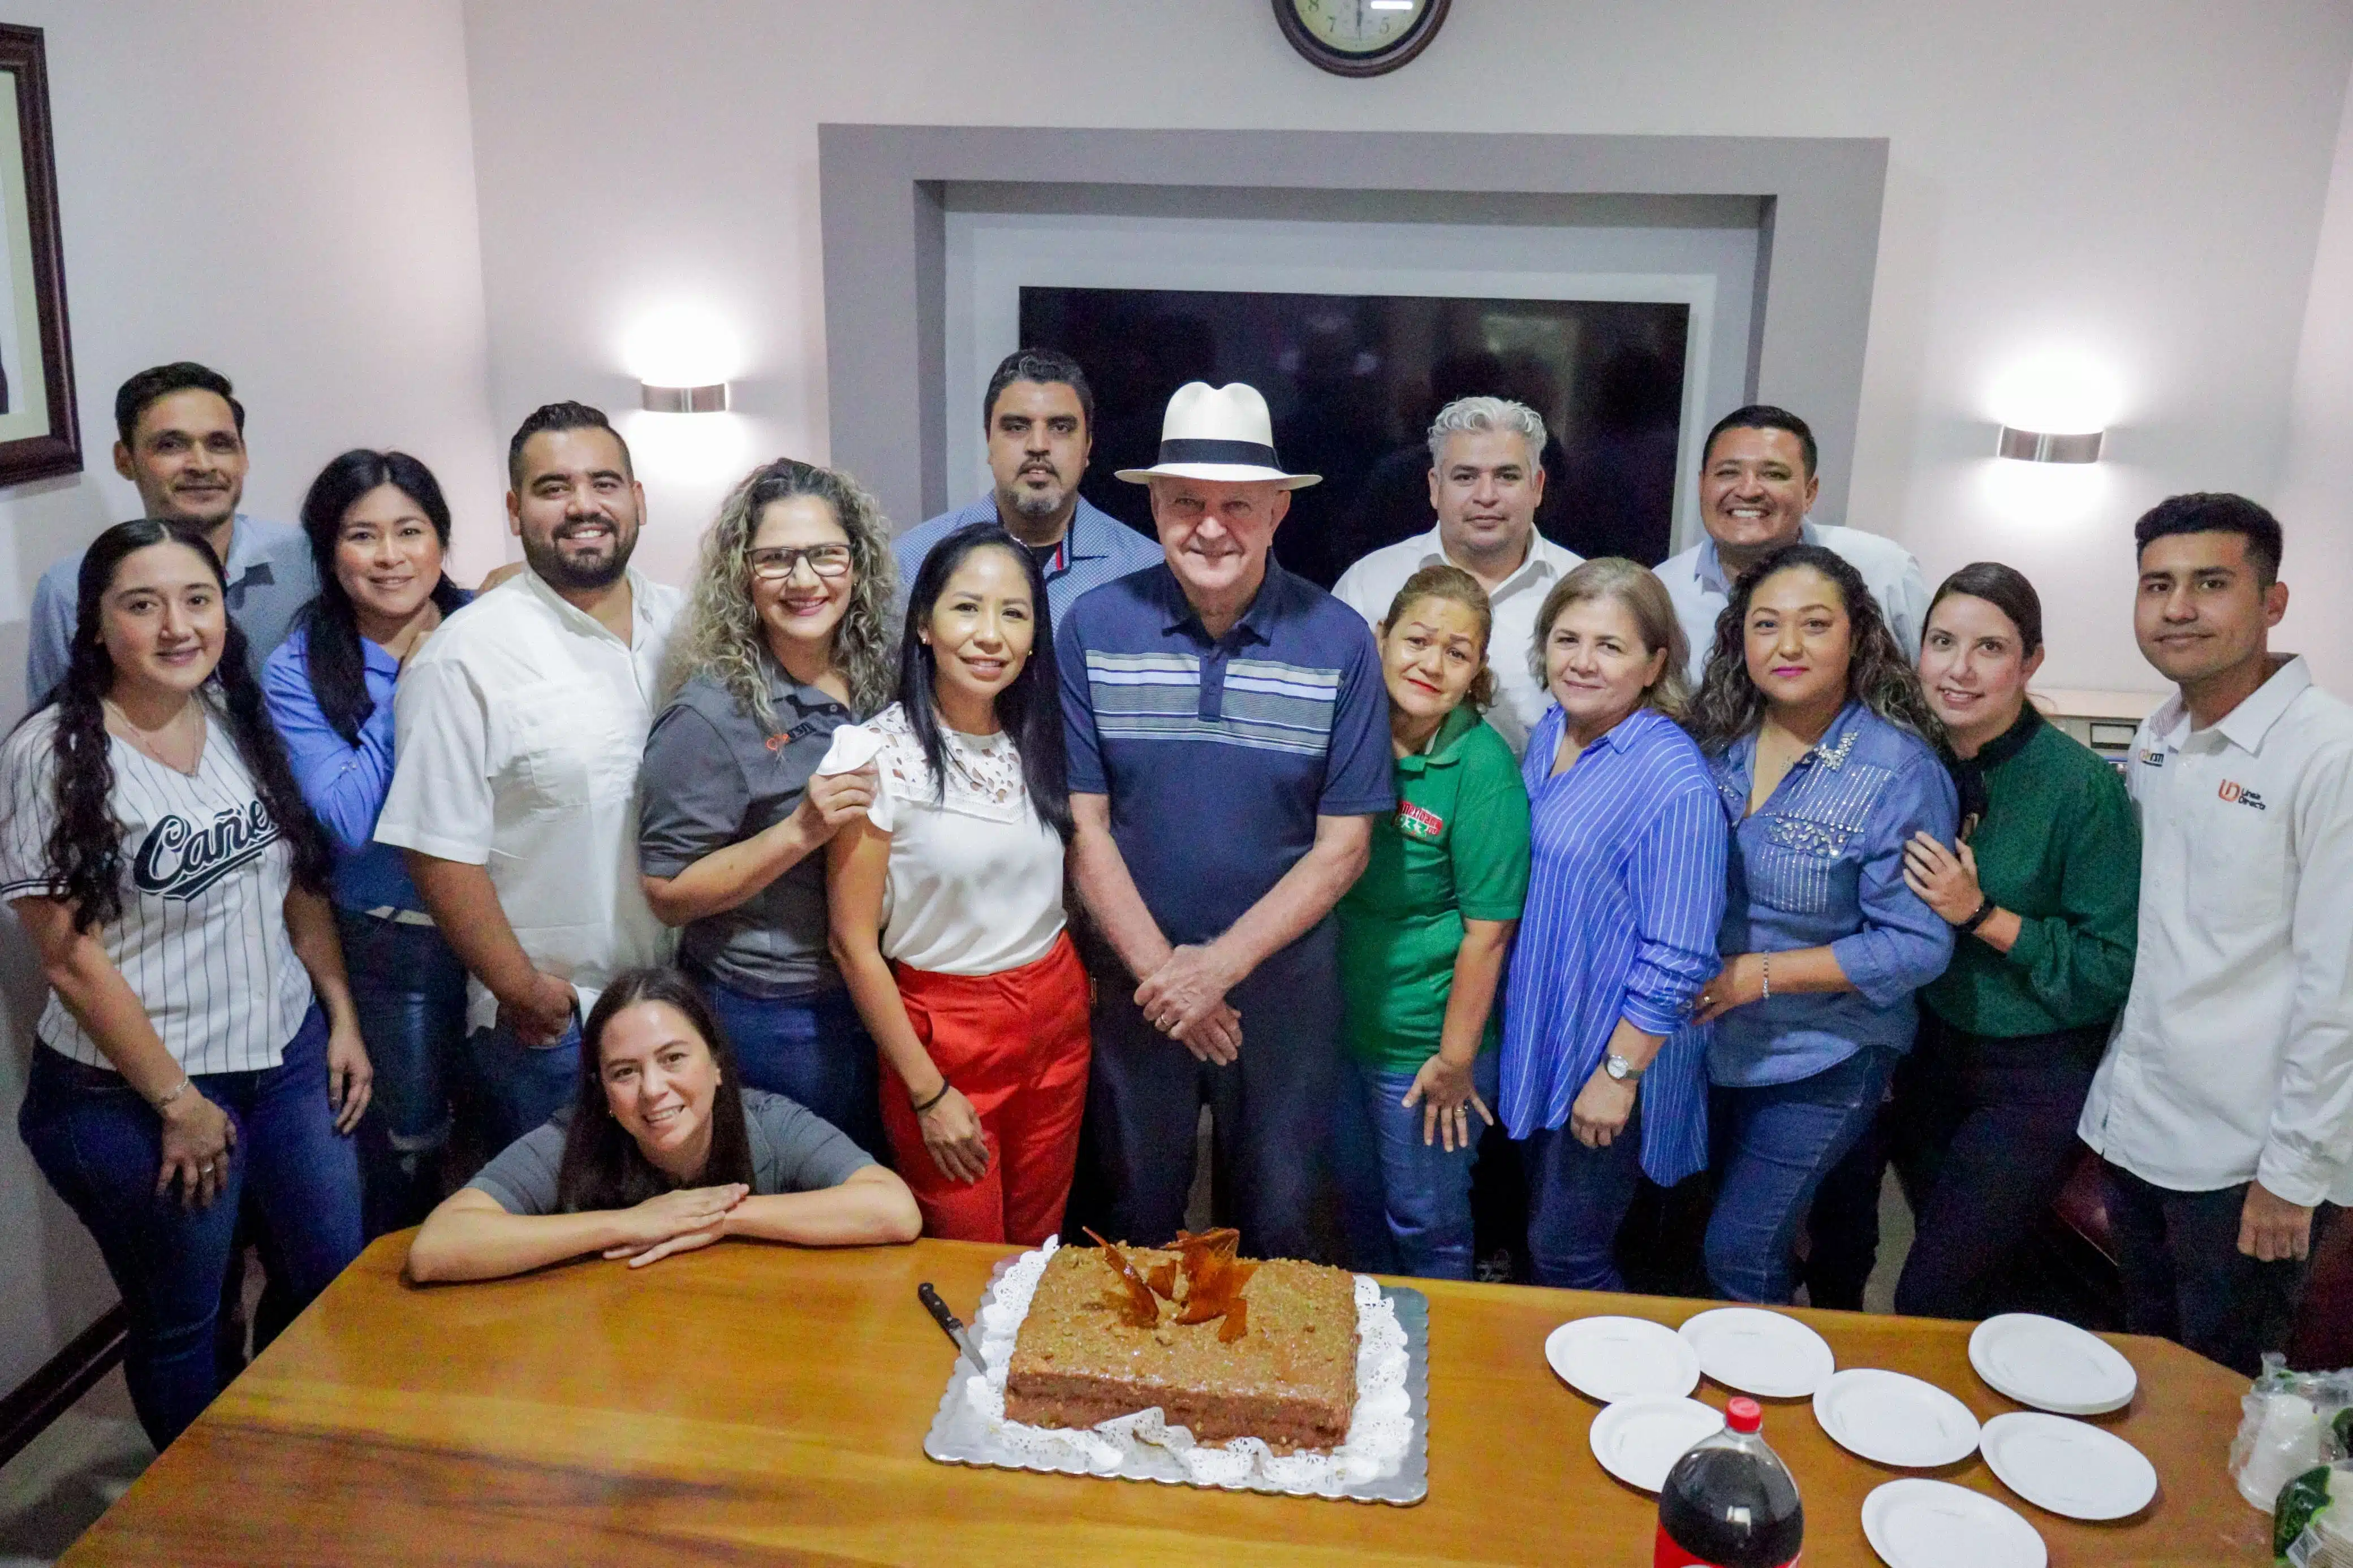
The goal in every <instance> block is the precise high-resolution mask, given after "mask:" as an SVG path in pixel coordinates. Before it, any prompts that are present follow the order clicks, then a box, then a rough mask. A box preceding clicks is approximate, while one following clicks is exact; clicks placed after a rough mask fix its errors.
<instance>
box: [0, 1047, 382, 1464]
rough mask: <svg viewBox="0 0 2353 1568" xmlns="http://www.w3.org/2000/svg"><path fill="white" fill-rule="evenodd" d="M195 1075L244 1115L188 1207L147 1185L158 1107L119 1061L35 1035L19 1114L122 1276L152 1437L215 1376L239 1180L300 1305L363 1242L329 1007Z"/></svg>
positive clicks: (133, 1368)
mask: <svg viewBox="0 0 2353 1568" xmlns="http://www.w3.org/2000/svg"><path fill="white" fill-rule="evenodd" d="M195 1088H196V1089H198V1090H200V1091H201V1092H202V1093H203V1094H204V1096H205V1098H206V1099H207V1100H211V1101H212V1102H213V1103H214V1104H216V1105H217V1106H219V1107H220V1108H221V1109H222V1110H224V1111H226V1112H227V1113H228V1117H229V1120H230V1121H231V1122H233V1123H234V1124H235V1125H236V1128H237V1144H236V1147H235V1149H234V1150H233V1151H232V1152H231V1153H230V1156H229V1163H228V1177H227V1181H226V1182H224V1183H223V1184H222V1186H221V1188H220V1192H219V1194H218V1195H217V1196H216V1197H215V1198H214V1199H213V1202H212V1205H211V1206H210V1207H208V1208H183V1207H182V1206H181V1205H180V1197H179V1194H180V1190H181V1189H180V1188H179V1187H178V1186H177V1185H174V1188H173V1189H172V1192H171V1193H170V1194H168V1195H165V1196H162V1197H159V1196H157V1195H156V1193H155V1173H156V1170H157V1169H158V1167H160V1166H161V1165H162V1163H163V1158H164V1154H163V1150H164V1139H163V1121H162V1119H161V1118H159V1117H158V1116H157V1115H156V1114H155V1111H154V1110H153V1108H152V1107H151V1106H149V1105H148V1103H147V1102H146V1101H145V1100H142V1099H141V1098H140V1095H139V1091H138V1090H136V1089H132V1087H131V1086H130V1085H129V1084H127V1083H125V1082H123V1080H122V1079H121V1075H120V1074H117V1073H112V1072H109V1071H107V1070H105V1069H104V1068H93V1067H85V1066H84V1065H82V1064H81V1063H79V1062H76V1061H71V1060H69V1059H68V1058H65V1057H63V1056H60V1055H58V1053H57V1052H56V1051H53V1050H51V1049H49V1048H48V1047H46V1046H37V1047H34V1050H33V1062H32V1070H31V1073H30V1075H29V1078H28V1081H27V1082H26V1088H25V1104H24V1108H23V1110H21V1111H19V1112H18V1114H17V1118H16V1128H17V1131H19V1133H21V1134H22V1135H23V1137H24V1140H25V1146H26V1148H27V1149H29V1150H31V1151H32V1154H33V1162H34V1163H36V1164H37V1165H38V1166H40V1168H41V1173H42V1174H43V1175H44V1176H46V1177H47V1178H48V1182H49V1185H50V1186H52V1187H54V1188H56V1189H57V1193H58V1196H59V1197H61V1198H63V1199H64V1200H65V1201H66V1203H67V1204H68V1205H69V1206H70V1207H71V1208H72V1209H73V1211H74V1213H75V1215H78V1216H79V1218H80V1220H81V1222H82V1224H83V1225H84V1226H88V1227H89V1229H90V1236H91V1237H92V1238H93V1239H94V1240H96V1241H97V1243H98V1249H99V1252H100V1255H101V1256H103V1257H104V1258H105V1259H106V1268H107V1272H108V1273H110V1274H111V1275H113V1276H114V1284H115V1288H116V1289H119V1290H121V1292H122V1303H123V1305H124V1307H126V1308H127V1309H129V1312H130V1317H131V1339H130V1344H129V1346H128V1348H127V1349H126V1350H125V1352H124V1353H123V1372H124V1374H125V1376H126V1377H127V1379H128V1381H129V1383H130V1384H131V1402H132V1405H134V1406H135V1407H136V1408H137V1410H138V1412H139V1423H140V1425H141V1426H144V1427H145V1428H146V1429H147V1436H148V1437H149V1438H150V1439H151V1440H152V1441H153V1443H154V1445H155V1447H158V1448H162V1447H164V1446H165V1445H166V1444H168V1443H170V1442H171V1441H172V1439H173V1438H174V1437H176V1436H179V1435H180V1433H181V1431H182V1429H183V1428H185V1426H187V1425H188V1423H189V1422H191V1421H194V1420H195V1418H196V1416H197V1415H199V1414H200V1413H201V1412H202V1411H203V1410H204V1408H205V1406H206V1405H209V1404H211V1403H212V1400H213V1395H214V1394H217V1393H218V1392H219V1391H220V1373H219V1371H218V1369H217V1368H216V1365H215V1363H214V1357H213V1324H214V1321H215V1319H216V1317H217V1316H218V1315H219V1312H220V1300H221V1280H222V1279H223V1278H224V1276H225V1275H226V1274H227V1270H228V1259H229V1247H230V1245H231V1238H232V1237H234V1235H235V1234H236V1231H237V1205H239V1204H240V1203H241V1202H243V1201H244V1198H245V1196H246V1194H247V1193H248V1191H250V1192H251V1193H252V1194H253V1195H254V1196H255V1198H256V1199H257V1200H258V1201H259V1205H260V1209H261V1214H262V1217H263V1219H264V1220H265V1221H266V1223H267V1225H268V1227H269V1237H270V1240H271V1244H272V1245H271V1249H270V1258H269V1261H270V1268H271V1270H272V1271H273V1274H275V1275H276V1276H277V1277H278V1278H279V1279H280V1281H281V1282H282V1283H283V1284H284V1286H285V1287H286V1289H287V1290H288V1292H289V1293H290V1296H291V1298H292V1304H293V1306H294V1308H295V1310H300V1309H301V1307H303V1306H307V1305H309V1303H310V1302H311V1299H312V1298H313V1297H315V1296H317V1295H318V1293H319V1292H320V1291H322V1290H323V1289H326V1288H327V1284H328V1282H329V1281H330V1280H332V1279H334V1277H335V1276H336V1275H337V1274H340V1273H341V1272H343V1266H344V1265H346V1264H348V1263H349V1262H351V1260H352V1259H353V1258H356V1257H358V1256H359V1251H360V1169H359V1160H358V1157H357V1155H356V1154H355V1153H354V1152H353V1145H352V1141H351V1140H350V1139H349V1138H345V1137H343V1136H341V1135H340V1134H338V1133H337V1132H336V1131H335V1121H334V1113H333V1111H332V1110H331V1109H329V1107H328V1104H327V1023H326V1019H325V1017H324V1016H322V1014H321V1013H320V1011H319V1009H318V1008H317V1007H315V1006H314V1007H312V1008H311V1012H310V1015H309V1016H307V1017H305V1018H304V1019H303V1020H302V1026H301V1029H299V1030H298V1031H296V1033H295V1036H294V1038H293V1039H292V1040H290V1041H289V1042H288V1043H287V1047H286V1051H285V1055H284V1057H283V1058H281V1060H280V1063H279V1065H278V1066H277V1067H274V1068H266V1069H263V1070H260V1071H256V1072H229V1073H206V1074H205V1075H204V1076H202V1077H200V1078H198V1079H196V1080H195Z"/></svg>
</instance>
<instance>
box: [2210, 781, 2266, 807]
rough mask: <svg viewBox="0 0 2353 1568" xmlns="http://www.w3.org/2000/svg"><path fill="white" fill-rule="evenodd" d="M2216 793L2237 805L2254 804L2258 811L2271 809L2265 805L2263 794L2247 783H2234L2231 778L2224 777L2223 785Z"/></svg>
mask: <svg viewBox="0 0 2353 1568" xmlns="http://www.w3.org/2000/svg"><path fill="white" fill-rule="evenodd" d="M2214 793H2215V794H2216V795H2220V796H2221V798H2222V799H2224V800H2227V801H2230V802H2232V804H2234V805H2252V806H2253V807H2254V808H2255V809H2256V810H2257V811H2263V810H2267V809H2269V808H2268V807H2266V806H2265V805H2263V796H2262V795H2257V794H2256V793H2255V792H2254V791H2253V790H2251V789H2249V788H2248V787H2247V786H2246V785H2244V784H2234V783H2232V781H2231V780H2229V779H2224V780H2223V781H2222V787H2221V788H2220V789H2218V790H2216V791H2215V792H2214Z"/></svg>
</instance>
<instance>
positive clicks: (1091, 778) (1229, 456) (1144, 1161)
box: [1055, 382, 1396, 1258]
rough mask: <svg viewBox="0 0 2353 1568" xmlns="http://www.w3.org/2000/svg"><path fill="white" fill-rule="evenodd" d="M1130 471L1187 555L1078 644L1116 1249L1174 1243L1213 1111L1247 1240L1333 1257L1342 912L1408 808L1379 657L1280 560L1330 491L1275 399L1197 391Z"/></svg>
mask: <svg viewBox="0 0 2353 1568" xmlns="http://www.w3.org/2000/svg"><path fill="white" fill-rule="evenodd" d="M1119 477H1120V478H1121V479H1129V480H1133V481H1135V482H1139V483H1145V484H1148V485H1150V486H1151V487H1152V515H1153V521H1154V522H1155V524H1156V525H1157V527H1158V530H1159V533H1160V542H1161V546H1162V550H1163V552H1164V554H1165V557H1166V559H1165V560H1164V561H1162V562H1161V563H1158V564H1155V565H1153V566H1150V567H1147V568H1145V570H1143V571H1140V572H1136V573H1134V574H1130V575H1128V576H1125V577H1122V578H1120V579H1119V580H1118V581H1117V582H1114V583H1110V584H1105V585H1103V587H1100V588H1097V589H1095V590H1094V591H1093V592H1092V593H1090V594H1087V595H1082V597H1081V598H1080V599H1079V600H1078V602H1077V603H1076V604H1075V605H1072V607H1071V613H1070V615H1069V616H1068V617H1067V618H1066V619H1064V620H1063V622H1062V623H1061V625H1060V633H1059V635H1058V636H1057V637H1056V639H1055V652H1056V656H1057V658H1058V660H1059V662H1060V672H1061V686H1062V708H1063V714H1064V718H1065V721H1066V729H1067V733H1068V737H1069V744H1070V784H1071V815H1072V816H1073V817H1074V818H1076V820H1077V832H1076V835H1075V837H1074V838H1073V840H1072V843H1071V866H1072V876H1073V878H1074V879H1075V880H1076V882H1077V885H1078V889H1079V894H1080V897H1081V899H1082V900H1083V901H1084V903H1085V905H1086V909H1087V911H1088V913H1089V914H1090V915H1091V916H1092V919H1093V921H1094V924H1095V926H1096V928H1097V930H1098V931H1100V932H1101V934H1102V936H1103V939H1104V941H1105V942H1107V943H1108V944H1109V945H1110V947H1111V949H1112V951H1113V952H1114V953H1115V954H1116V955H1117V957H1118V960H1119V962H1120V963H1122V964H1124V966H1125V968H1126V970H1127V974H1126V975H1113V974H1103V975H1100V976H1099V977H1098V999H1097V1005H1096V1009H1095V1015H1094V1051H1095V1055H1094V1068H1093V1078H1092V1082H1091V1084H1090V1087H1089V1091H1088V1100H1087V1155H1086V1158H1087V1162H1088V1167H1089V1168H1088V1171H1087V1174H1086V1181H1087V1183H1088V1184H1089V1185H1090V1187H1091V1190H1092V1194H1093V1197H1094V1198H1095V1200H1096V1201H1097V1202H1098V1203H1099V1204H1100V1206H1101V1209H1102V1213H1101V1215H1099V1216H1098V1217H1100V1218H1101V1219H1102V1220H1103V1222H1104V1223H1105V1225H1106V1226H1107V1227H1108V1229H1109V1230H1110V1232H1111V1233H1112V1234H1113V1235H1114V1236H1115V1237H1124V1238H1125V1239H1127V1240H1130V1241H1134V1242H1137V1243H1141V1244H1145V1245H1151V1246H1156V1245H1158V1244H1160V1243H1162V1242H1165V1241H1166V1240H1167V1239H1168V1238H1169V1237H1171V1236H1173V1235H1174V1234H1175V1233H1176V1230H1177V1229H1178V1228H1179V1227H1180V1226H1182V1225H1183V1223H1184V1218H1185V1201H1186V1195H1187V1192H1188V1191H1189V1190H1190V1188H1191V1186H1192V1181H1193V1160H1194V1149H1195V1128H1196V1124H1197V1122H1198V1117H1199V1113H1200V1107H1201V1106H1202V1105H1203V1104H1205V1103H1206V1104H1207V1105H1208V1106H1209V1107H1210V1112H1211V1115H1212V1116H1213V1117H1214V1119H1215V1121H1216V1125H1217V1138H1216V1142H1215V1145H1214V1146H1215V1148H1216V1150H1217V1157H1218V1161H1219V1166H1220V1169H1219V1171H1218V1173H1217V1175H1218V1190H1219V1193H1220V1194H1222V1195H1223V1197H1224V1200H1225V1206H1227V1207H1228V1208H1229V1210H1230V1212H1231V1213H1232V1215H1234V1218H1235V1220H1236V1222H1237V1223H1238V1224H1239V1225H1240V1226H1241V1229H1242V1235H1243V1241H1244V1245H1245V1246H1246V1247H1247V1248H1248V1249H1249V1250H1250V1252H1252V1253H1253V1254H1255V1255H1257V1256H1260V1257H1264V1258H1315V1257H1317V1256H1319V1255H1320V1254H1321V1253H1322V1252H1324V1250H1326V1249H1325V1248H1324V1247H1323V1246H1322V1245H1321V1244H1320V1242H1319V1239H1318V1237H1317V1235H1316V1232H1315V1227H1314V1224H1313V1223H1312V1215H1313V1211H1314V1206H1315V1198H1316V1194H1317V1193H1318V1191H1319V1189H1320V1187H1321V1185H1322V1183H1323V1179H1324V1171H1325V1147H1324V1146H1325V1141H1326V1122H1327V1116H1328V1112H1329V1108H1330V1105H1331V1100H1332V1096H1333V1094H1334V1092H1335V1090H1334V1073H1335V1068H1336V1065H1337V1061H1338V1053H1339V1042H1340V1023H1341V1019H1340V982H1339V968H1338V952H1337V942H1336V941H1335V927H1334V923H1333V921H1332V916H1331V911H1332V907H1333V905H1334V904H1335V903H1336V902H1338V901H1339V898H1340V895H1341V894H1342V893H1344V892H1345V891H1346V890H1347V889H1348V886H1349V884H1350V883H1352V882H1354V881H1355V880H1356V877H1357V874H1358V873H1359V872H1361V871H1362V870H1363V869H1364V867H1365V860H1366V854H1367V852H1368V849H1369V847H1370V845H1371V841H1372V824H1371V817H1372V816H1373V815H1374V814H1376V813H1379V812H1385V811H1388V810H1391V809H1393V808H1394V806H1395V805H1396V795H1395V792H1394V788H1393V785H1392V782H1391V776H1390V762H1391V759H1390V755H1389V746H1388V697H1387V693H1386V692H1385V690H1384V689H1383V686H1382V682H1381V669H1380V659H1379V656H1378V655H1377V653H1376V652H1375V650H1374V647H1373V641H1372V636H1371V633H1370V632H1369V631H1368V630H1367V629H1366V626H1365V622H1364V619H1363V617H1362V616H1358V615H1357V614H1356V612H1355V611H1353V610H1351V609H1349V608H1348V607H1347V606H1346V605H1343V604H1342V603H1340V601H1339V600H1337V599H1335V598H1333V597H1332V596H1331V595H1328V594H1326V593H1324V591H1323V590H1322V589H1320V588H1317V587H1315V586H1314V584H1310V583H1309V582H1307V581H1306V580H1305V579H1304V578H1301V577H1296V576H1293V574H1290V573H1288V572H1286V571H1284V570H1283V569H1282V567H1281V566H1280V565H1278V564H1276V563H1274V562H1273V561H1271V559H1270V558H1269V556H1268V546H1269V544H1270V543H1271V542H1272V540H1273V537H1274V531H1275V528H1276V526H1277V525H1278V524H1279V523H1281V522H1282V517H1283V513H1284V512H1285V511H1286V510H1288V509H1289V507H1290V504H1291V495H1290V492H1291V491H1292V490H1293V489H1297V488H1300V487H1301V486H1303V485H1310V484H1314V482H1315V480H1316V476H1314V475H1309V474H1288V473H1285V472H1284V471H1283V470H1282V465H1281V464H1280V463H1279V462H1277V461H1276V459H1275V453H1274V444H1273V437H1272V422H1271V419H1270V418H1269V416H1268V413H1267V407H1266V400H1265V399H1264V398H1263V397H1261V396H1260V395H1259V394H1258V393H1257V392H1256V391H1255V390H1254V389H1252V388H1250V387H1248V386H1244V385H1242V384H1239V383H1237V384H1233V385H1230V386H1226V387H1221V388H1212V387H1210V386H1208V385H1206V384H1203V383H1200V382H1194V383H1191V384H1187V385H1186V386H1184V387H1181V388H1179V389H1178V391H1177V393H1176V396H1175V397H1173V398H1171V399H1170V400H1169V405H1168V413H1167V416H1166V421H1165V422H1164V424H1163V426H1162V431H1161V445H1160V460H1159V462H1158V463H1157V464H1155V466H1154V467H1152V468H1130V469H1123V470H1122V471H1121V473H1120V476H1119ZM1131 976H1132V977H1133V978H1132V982H1131V980H1130V977H1131ZM1082 1206H1083V1205H1082Z"/></svg>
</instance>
